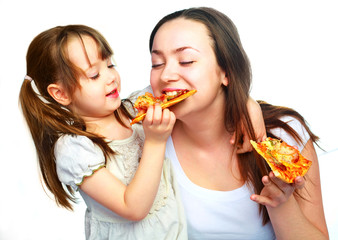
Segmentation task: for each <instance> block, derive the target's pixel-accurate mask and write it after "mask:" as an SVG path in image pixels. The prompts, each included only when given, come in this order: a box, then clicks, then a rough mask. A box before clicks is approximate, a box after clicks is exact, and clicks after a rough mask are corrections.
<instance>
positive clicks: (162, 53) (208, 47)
mask: <svg viewBox="0 0 338 240" xmlns="http://www.w3.org/2000/svg"><path fill="white" fill-rule="evenodd" d="M151 59H152V70H151V76H150V83H151V87H152V89H153V91H154V94H155V96H159V95H160V94H162V93H163V92H167V91H173V90H177V89H188V90H191V89H196V90H197V93H196V94H195V95H193V96H191V97H189V98H188V99H186V100H184V101H183V102H181V103H180V104H177V105H175V106H173V107H171V110H172V111H173V112H174V113H175V115H176V117H177V119H183V118H184V117H185V116H188V113H189V115H191V113H193V112H197V113H206V114H207V113H211V114H214V113H216V112H219V111H220V110H219V109H222V106H223V105H224V92H223V90H222V88H221V86H222V84H224V85H227V83H228V81H227V78H226V74H225V72H224V71H223V70H222V69H221V68H220V67H219V66H218V64H217V61H216V56H215V54H214V51H213V48H212V39H211V38H210V37H209V32H208V30H207V28H206V27H205V26H204V24H202V23H200V22H197V21H192V20H187V19H183V18H178V19H174V20H171V21H169V22H166V23H165V24H163V25H162V26H161V27H160V29H159V30H158V31H157V33H156V35H155V38H154V41H153V47H152V52H151ZM220 104H223V105H220ZM216 109H217V111H216ZM215 111H216V112H215Z"/></svg>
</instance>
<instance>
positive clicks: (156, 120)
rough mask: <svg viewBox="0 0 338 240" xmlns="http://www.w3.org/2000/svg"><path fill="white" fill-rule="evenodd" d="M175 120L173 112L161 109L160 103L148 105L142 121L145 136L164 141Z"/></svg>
mask: <svg viewBox="0 0 338 240" xmlns="http://www.w3.org/2000/svg"><path fill="white" fill-rule="evenodd" d="M175 121H176V117H175V114H174V113H173V112H171V111H170V110H169V109H167V108H166V109H163V110H162V108H161V106H160V104H155V105H154V106H150V107H149V108H148V110H147V115H146V117H145V118H144V120H143V123H142V124H143V129H144V133H145V136H146V138H147V139H148V140H151V139H153V140H155V141H160V142H166V141H167V139H168V137H169V136H170V134H171V132H172V130H173V127H174V124H175Z"/></svg>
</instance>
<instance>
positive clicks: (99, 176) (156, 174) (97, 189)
mask: <svg viewBox="0 0 338 240" xmlns="http://www.w3.org/2000/svg"><path fill="white" fill-rule="evenodd" d="M174 123H175V116H174V114H173V113H172V112H170V111H169V110H168V109H166V110H163V115H162V109H161V107H160V106H156V107H154V109H153V108H150V109H148V112H147V116H146V118H145V120H144V122H143V127H144V131H145V136H146V137H145V143H144V148H143V153H142V157H141V160H140V164H139V167H138V169H137V171H136V173H135V176H134V178H133V179H132V181H131V182H130V184H129V185H127V186H126V185H124V184H123V183H122V182H120V181H119V180H118V179H117V178H116V177H115V176H114V175H113V174H111V173H110V172H109V171H108V170H107V169H106V168H102V169H100V170H98V171H96V172H95V173H94V174H93V175H92V176H90V177H86V178H85V179H84V181H83V183H82V184H81V186H80V188H81V190H83V191H84V192H85V193H86V194H88V195H89V196H90V197H92V198H93V199H94V200H95V201H97V202H99V203H100V204H102V205H103V206H105V207H107V208H108V209H110V210H112V211H113V212H115V213H116V214H118V215H120V216H121V217H124V218H126V219H129V220H133V221H138V220H141V219H143V218H144V217H146V216H147V214H148V213H149V210H150V208H151V206H152V204H153V202H154V199H155V197H156V194H157V191H158V186H159V182H160V179H161V173H162V165H163V160H164V152H165V145H166V140H167V138H168V137H169V136H170V134H171V131H172V128H173V125H174Z"/></svg>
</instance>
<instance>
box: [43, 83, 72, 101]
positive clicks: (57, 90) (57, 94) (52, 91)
mask: <svg viewBox="0 0 338 240" xmlns="http://www.w3.org/2000/svg"><path fill="white" fill-rule="evenodd" d="M47 91H48V93H49V95H50V96H51V97H52V98H54V100H55V101H57V102H58V103H60V104H61V105H63V106H68V105H69V104H70V103H71V99H70V97H69V96H68V94H67V93H66V91H64V89H63V87H62V86H61V85H59V84H56V83H52V84H49V85H48V87H47Z"/></svg>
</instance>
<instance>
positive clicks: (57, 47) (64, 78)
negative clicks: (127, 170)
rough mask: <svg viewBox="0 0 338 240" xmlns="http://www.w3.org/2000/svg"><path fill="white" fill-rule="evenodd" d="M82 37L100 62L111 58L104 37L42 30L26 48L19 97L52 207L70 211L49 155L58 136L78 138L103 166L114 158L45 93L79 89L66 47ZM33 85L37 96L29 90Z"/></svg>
mask: <svg viewBox="0 0 338 240" xmlns="http://www.w3.org/2000/svg"><path fill="white" fill-rule="evenodd" d="M83 36H90V37H92V38H93V39H94V40H95V41H96V43H97V46H98V49H99V50H98V51H99V53H100V55H101V58H102V59H106V58H108V57H110V56H112V55H113V51H112V50H111V48H110V46H109V44H108V42H107V41H106V40H105V38H104V37H103V36H102V35H101V34H100V33H99V32H98V31H96V30H94V29H92V28H90V27H87V26H83V25H68V26H58V27H55V28H52V29H49V30H46V31H44V32H42V33H40V34H39V35H38V36H36V37H35V38H34V39H33V41H32V42H31V44H30V46H29V48H28V51H27V57H26V61H27V75H28V76H30V77H31V78H32V79H33V82H31V81H30V80H27V79H25V80H24V82H23V84H22V86H21V90H20V95H19V102H20V105H21V108H22V111H23V115H24V117H25V119H26V121H27V124H28V127H29V129H30V132H31V134H32V138H33V141H34V144H35V147H36V152H37V156H38V162H39V167H40V171H41V175H42V178H43V181H44V183H45V184H46V187H47V188H48V189H49V191H50V192H51V193H52V194H53V195H54V197H55V201H56V203H57V204H58V205H59V206H62V207H65V208H67V209H70V210H72V209H73V208H72V202H75V200H76V199H75V197H74V192H73V190H72V189H71V188H70V187H69V186H67V187H66V188H67V189H65V188H64V186H63V184H62V183H61V182H60V181H59V179H58V176H57V172H56V164H55V156H54V145H55V143H56V141H57V139H58V138H59V137H60V136H61V135H62V134H71V135H83V136H86V137H88V138H89V139H91V140H92V141H93V142H94V143H95V144H97V145H98V146H99V147H100V148H101V149H102V151H103V153H104V156H105V159H106V161H107V159H108V158H109V155H110V154H113V151H112V149H111V148H110V147H109V146H108V145H107V143H106V142H105V140H104V139H103V138H102V137H99V136H97V135H95V134H92V133H89V132H87V131H86V125H85V123H84V121H83V120H82V119H81V118H80V117H78V116H77V115H75V114H74V113H72V112H71V111H70V110H68V109H66V108H64V107H63V106H61V105H60V104H59V103H57V102H56V101H55V100H54V99H53V98H52V97H51V96H50V95H49V94H48V92H47V87H48V85H49V84H52V83H60V84H62V86H63V87H64V88H65V89H66V91H67V93H68V94H69V95H70V96H72V94H73V93H74V90H75V89H76V88H77V87H79V83H78V81H77V79H78V77H79V75H81V74H83V73H82V72H81V71H80V69H78V68H77V67H76V66H74V65H73V64H72V63H71V62H70V60H69V58H68V54H67V50H66V46H67V41H68V39H69V38H72V37H77V38H79V39H80V40H81V41H82V37H83ZM34 85H35V86H36V88H37V90H38V91H36V90H34V88H33V86H34ZM124 102H125V101H124V100H123V101H122V104H121V106H120V108H119V109H118V110H117V111H115V112H114V114H115V116H116V117H117V119H118V121H119V122H120V123H121V124H122V125H123V126H125V125H124V124H123V122H122V120H121V116H122V115H124V116H127V117H129V118H131V116H130V114H129V112H128V111H127V108H126V107H125V104H124ZM125 127H128V126H125Z"/></svg>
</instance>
